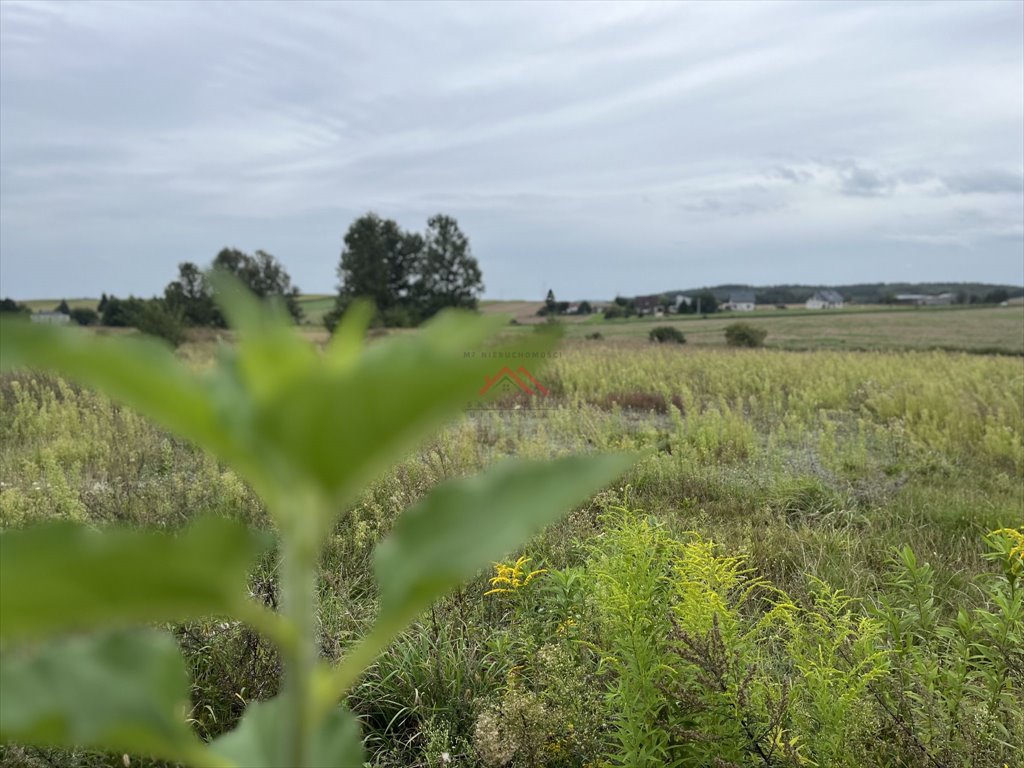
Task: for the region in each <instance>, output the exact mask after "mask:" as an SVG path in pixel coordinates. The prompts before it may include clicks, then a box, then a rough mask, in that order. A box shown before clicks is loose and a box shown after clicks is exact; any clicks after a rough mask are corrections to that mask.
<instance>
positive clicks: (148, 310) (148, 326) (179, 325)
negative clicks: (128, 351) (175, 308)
mask: <svg viewBox="0 0 1024 768" xmlns="http://www.w3.org/2000/svg"><path fill="white" fill-rule="evenodd" d="M135 327H136V328H138V329H139V330H140V331H142V332H143V333H146V334H149V335H150V336H157V337H158V338H161V339H164V340H165V341H168V342H170V343H171V345H172V346H175V347H177V346H179V345H180V344H181V343H182V342H183V341H185V325H184V323H183V322H182V319H181V315H179V314H177V313H175V312H172V311H171V310H169V309H168V308H167V307H166V306H165V305H164V303H163V302H162V301H158V300H153V301H147V302H144V303H143V305H142V307H141V308H140V309H139V311H138V312H137V313H135Z"/></svg>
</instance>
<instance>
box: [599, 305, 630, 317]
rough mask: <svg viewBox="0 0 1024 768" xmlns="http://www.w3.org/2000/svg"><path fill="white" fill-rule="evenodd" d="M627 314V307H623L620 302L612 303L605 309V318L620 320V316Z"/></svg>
mask: <svg viewBox="0 0 1024 768" xmlns="http://www.w3.org/2000/svg"><path fill="white" fill-rule="evenodd" d="M625 316H626V308H625V307H621V306H619V305H618V304H612V305H611V306H609V307H605V309H604V319H605V320H618V319H619V318H620V317H625Z"/></svg>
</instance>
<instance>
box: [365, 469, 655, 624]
mask: <svg viewBox="0 0 1024 768" xmlns="http://www.w3.org/2000/svg"><path fill="white" fill-rule="evenodd" d="M634 461H635V458H634V457H632V456H629V455H622V454H607V455H601V456H572V457H568V458H562V459H555V460H552V461H531V462H526V461H516V460H508V461H504V462H500V463H498V464H497V465H495V466H494V467H493V468H492V469H490V470H488V471H487V472H484V473H483V474H480V475H477V476H475V477H470V478H466V479H459V480H452V481H449V482H446V483H442V484H441V485H439V486H437V487H436V488H434V490H432V491H431V492H430V493H429V494H427V496H426V498H425V499H423V501H421V502H420V503H419V504H417V505H416V506H414V507H412V508H411V509H409V510H408V511H406V512H405V513H404V514H403V515H402V516H401V517H400V518H399V520H398V522H397V524H396V525H395V528H394V530H393V531H392V532H391V535H390V536H388V537H387V538H386V539H385V540H384V541H382V542H381V543H380V544H379V545H378V546H377V550H376V553H375V562H374V570H375V572H376V575H377V582H378V584H379V585H380V604H381V605H380V617H379V619H378V623H379V624H381V625H383V626H386V627H393V628H395V629H394V631H397V630H400V629H401V628H402V627H404V626H405V625H406V624H407V623H408V622H409V621H411V620H412V619H413V618H415V617H416V615H418V614H419V613H420V612H421V611H422V610H424V609H425V608H426V607H428V606H429V605H430V604H431V603H432V602H433V601H434V600H435V599H436V598H438V597H440V596H441V595H442V594H444V593H445V592H448V591H449V590H451V589H453V588H454V587H456V586H458V585H459V584H460V583H462V582H463V581H465V580H466V579H468V578H470V577H472V576H473V575H474V574H475V573H476V572H477V571H478V570H480V568H482V567H484V566H486V565H488V564H489V563H492V562H494V561H495V560H497V559H499V558H501V557H503V556H504V555H506V554H507V553H508V552H509V551H511V550H512V549H514V548H516V547H518V546H520V545H521V544H523V543H524V542H525V541H526V540H527V539H528V538H529V537H530V536H532V535H533V534H535V533H536V532H537V531H539V530H540V529H541V528H543V527H544V526H545V525H548V524H549V523H552V522H554V521H555V520H557V519H559V518H560V517H561V516H562V515H563V514H565V512H567V511H568V510H569V508H571V507H572V506H573V505H574V504H578V503H579V502H580V501H582V500H583V499H586V498H587V497H588V496H590V495H591V494H592V493H594V492H595V491H597V490H599V489H600V488H602V487H603V486H605V485H607V484H608V483H610V482H611V481H612V480H614V479H615V478H616V477H618V476H619V475H621V474H622V473H623V472H625V471H626V469H628V468H629V467H630V465H631V464H632V463H633V462H634Z"/></svg>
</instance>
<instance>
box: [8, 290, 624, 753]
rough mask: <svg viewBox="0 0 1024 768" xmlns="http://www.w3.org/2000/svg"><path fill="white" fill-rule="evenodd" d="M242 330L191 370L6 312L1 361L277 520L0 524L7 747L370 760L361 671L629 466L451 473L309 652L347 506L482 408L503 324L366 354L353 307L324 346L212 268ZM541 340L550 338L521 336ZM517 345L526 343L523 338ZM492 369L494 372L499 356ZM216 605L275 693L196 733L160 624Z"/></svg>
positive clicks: (465, 326) (416, 337)
mask: <svg viewBox="0 0 1024 768" xmlns="http://www.w3.org/2000/svg"><path fill="white" fill-rule="evenodd" d="M215 280H216V282H217V285H218V289H219V297H220V302H221V305H222V307H223V309H224V312H225V315H226V316H227V317H228V319H229V320H230V322H231V325H232V326H233V327H234V328H235V329H236V331H237V333H238V338H237V343H236V344H235V345H233V346H232V347H225V348H222V349H221V350H220V352H219V359H218V360H217V362H216V364H215V365H214V366H213V367H212V368H211V369H209V370H206V371H204V372H201V373H195V372H193V371H192V370H190V369H189V368H188V367H187V366H186V365H185V364H183V363H182V362H181V361H180V360H179V359H178V358H177V357H176V356H175V355H174V354H173V353H172V352H171V351H170V350H169V349H167V348H166V347H165V346H164V345H162V344H161V343H159V342H157V341H155V340H148V339H138V338H109V337H102V336H98V335H94V334H92V333H90V332H87V331H69V330H65V329H59V328H56V327H48V326H40V325H31V324H27V323H14V322H10V323H8V322H5V323H4V325H3V328H2V344H0V355H2V357H0V362H2V366H3V368H4V369H10V368H14V367H32V368H38V369H47V370H51V371H54V372H57V373H59V374H60V375H62V376H65V377H67V378H68V379H71V380H74V381H77V382H79V383H81V384H84V385H87V386H89V387H93V388H95V389H97V390H99V391H101V392H103V393H105V394H106V395H109V396H110V397H111V398H113V399H114V400H117V401H120V402H121V403H123V404H125V405H127V406H129V407H131V408H132V409H135V410H136V411H138V412H139V413H140V414H142V415H144V416H146V417H148V418H150V419H152V420H153V421H154V422H156V423H157V424H158V425H160V426H162V427H164V428H165V429H167V430H169V431H170V432H172V433H174V434H176V435H178V436H180V437H181V438H184V439H185V440H188V441H191V442H192V443H194V444H195V445H197V446H199V447H201V448H203V449H205V450H206V451H208V452H209V453H210V454H212V455H213V456H216V457H217V458H219V459H220V460H221V461H223V462H224V463H225V464H226V465H227V466H229V467H231V468H232V469H233V470H234V472H235V473H237V475H238V477H239V478H241V479H242V480H244V481H245V483H247V484H248V485H249V486H250V487H251V488H252V489H253V490H254V491H255V493H257V494H258V495H259V496H260V497H261V499H262V501H263V503H264V504H265V507H266V509H267V511H268V513H269V517H270V520H271V521H272V526H271V528H272V532H271V531H253V530H250V529H248V528H247V527H246V526H245V525H244V524H243V523H241V522H238V521H237V520H231V519H226V518H223V517H221V518H216V519H206V520H200V521H198V522H196V523H194V524H193V525H191V526H190V527H189V528H188V529H187V530H185V531H184V532H182V533H180V534H179V535H173V534H170V533H166V532H159V531H143V530H132V531H128V530H123V531H122V530H116V531H115V530H104V531H97V530H92V529H87V528H85V527H81V526H78V525H75V524H73V523H68V522H63V523H59V524H50V525H40V526H38V527H36V526H30V527H26V528H21V529H12V530H7V531H5V532H4V533H3V534H2V535H0V640H2V646H0V650H2V659H0V740H2V741H3V742H10V743H16V744H37V745H58V746H68V747H84V748H95V749H103V750H117V751H120V752H124V753H141V754H147V755H150V756H153V757H156V758H160V759H163V760H167V761H171V762H178V763H184V764H188V765H194V766H218V767H220V766H224V767H227V766H244V768H260V767H261V766H262V767H267V768H270V767H277V766H290V767H291V768H303V767H304V766H360V765H362V764H363V762H364V752H363V745H362V740H361V737H360V727H359V725H358V722H357V720H356V719H355V717H354V716H353V715H352V714H351V713H350V712H349V711H347V710H346V709H345V707H344V706H343V705H342V704H341V703H340V702H341V701H342V700H343V698H344V697H345V695H346V692H348V691H349V690H350V688H351V687H352V686H353V684H354V683H355V682H356V681H357V680H358V679H359V677H360V674H361V673H362V672H363V670H364V669H365V668H366V666H367V665H368V664H370V663H371V662H373V660H374V659H375V658H376V657H377V656H378V654H379V653H380V652H381V651H382V649H384V648H385V647H386V646H388V645H389V643H391V642H392V640H393V639H394V638H395V637H396V635H397V634H398V633H399V632H400V631H401V630H402V629H403V628H404V627H405V626H406V625H407V624H408V623H409V622H410V621H412V620H413V619H414V618H416V617H417V615H419V614H420V613H421V612H423V611H424V610H425V609H427V608H428V607H429V606H430V605H431V604H432V603H433V602H434V601H435V600H436V599H437V598H439V597H440V596H442V595H443V594H445V593H446V592H448V591H449V590H451V589H453V588H454V587H456V586H457V585H459V584H460V583H461V582H462V581H464V580H466V579H468V578H470V577H472V576H473V575H474V574H476V573H477V572H478V571H479V570H480V569H481V568H483V567H485V566H486V565H487V564H488V563H491V562H494V561H495V560H496V559H499V558H501V557H504V556H505V555H506V554H507V553H508V552H509V551H511V550H512V549H514V548H515V547H516V546H518V545H520V544H522V543H523V542H524V541H525V540H526V539H527V538H528V537H529V536H530V535H531V534H533V533H535V532H536V531H538V530H539V529H540V528H542V527H543V526H544V525H546V524H547V523H550V522H552V521H554V520H556V519H557V518H558V517H559V516H560V515H561V514H562V513H564V512H565V511H566V510H567V509H568V508H569V507H571V505H573V504H575V503H577V502H579V501H581V500H582V499H584V498H586V497H587V496H588V495H589V494H591V493H593V492H595V491H597V490H598V489H599V488H601V487H602V486H603V485H605V484H606V483H608V482H610V481H611V480H613V479H614V478H615V477H616V476H617V475H619V474H620V473H622V472H623V471H624V470H625V469H626V468H627V467H628V466H629V464H630V462H631V459H630V458H629V457H628V456H624V455H618V454H608V455H592V456H587V457H567V458H560V459H556V460H550V461H512V460H509V461H504V462H499V463H498V464H496V465H495V466H493V467H492V468H490V469H489V470H487V471H485V472H484V473H482V474H481V475H478V476H475V477H470V478H466V479H458V480H452V481H448V482H445V483H443V484H441V485H439V486H437V487H436V488H434V489H433V490H432V491H430V492H429V493H427V495H426V496H425V497H424V498H422V499H421V500H420V501H419V502H418V503H416V504H415V505H414V506H413V507H412V508H411V509H409V510H407V511H406V512H405V513H404V514H403V515H401V516H400V517H399V519H398V520H397V522H396V523H395V524H394V526H393V528H392V530H391V531H390V533H389V534H388V535H387V536H386V538H384V539H383V540H382V541H380V542H379V543H378V544H377V545H376V548H375V554H374V558H373V560H374V573H375V575H376V581H377V589H378V595H379V599H378V602H379V610H378V613H377V617H376V621H375V623H374V624H373V626H372V629H371V630H370V631H369V632H368V633H367V634H366V635H365V636H364V637H363V638H362V639H361V640H359V641H357V642H355V643H354V644H353V645H351V646H350V647H348V648H347V649H346V651H345V653H344V655H343V656H342V658H341V660H340V662H339V663H338V664H336V665H334V666H330V665H328V664H327V663H326V662H324V661H322V660H321V658H320V657H319V654H318V651H317V642H316V625H315V621H316V610H317V604H316V600H317V583H316V573H317V571H316V569H317V563H318V558H319V556H320V552H321V547H322V545H323V543H324V541H325V538H326V537H327V536H328V534H329V532H330V531H331V530H332V529H333V528H334V527H335V526H336V524H337V521H338V518H339V515H341V514H343V513H344V512H345V510H346V509H347V508H349V506H350V505H351V504H352V503H353V502H354V501H355V500H356V499H357V498H358V497H359V495H360V493H361V491H363V489H364V488H365V487H366V486H367V484H368V483H369V482H371V481H373V480H374V479H376V478H378V477H379V476H381V474H382V473H383V472H384V471H385V470H387V469H388V467H389V466H391V465H392V464H393V463H394V462H396V461H397V460H399V459H400V458H402V457H403V456H404V455H405V454H406V453H408V452H409V451H410V450H411V449H413V448H415V447H416V446H417V445H419V444H421V443H422V442H423V441H424V440H425V439H426V438H427V437H428V436H429V435H430V434H431V433H432V432H433V431H435V430H436V429H437V428H439V427H440V426H441V425H442V424H444V422H445V421H446V420H448V419H450V418H452V417H453V416H455V415H457V414H458V413H459V412H460V411H461V410H462V409H463V408H465V407H466V405H467V404H468V403H469V402H471V401H472V400H473V397H474V395H475V392H476V391H477V390H478V388H479V386H480V382H482V381H483V380H484V377H485V375H488V374H491V373H493V371H494V370H495V369H496V368H500V367H501V366H500V364H497V363H500V360H501V357H500V354H501V352H500V351H498V352H492V353H491V354H489V355H486V356H484V355H472V354H467V352H471V351H472V350H475V349H478V348H480V347H481V345H484V344H486V343H487V342H488V340H489V339H490V338H491V337H492V336H493V334H494V333H495V331H496V330H497V328H498V327H499V325H500V321H498V322H495V321H492V320H486V319H482V318H479V317H475V316H471V315H464V314H456V313H443V314H442V315H440V316H438V317H437V318H436V319H435V320H433V321H432V322H430V323H429V324H428V325H427V326H426V327H424V328H423V329H422V331H421V332H418V333H416V334H410V335H402V336H399V337H396V338H389V339H386V340H383V341H381V342H380V343H376V344H373V345H371V346H369V347H364V344H363V339H364V336H365V331H366V328H367V325H368V323H369V320H370V311H369V308H368V307H367V306H364V305H358V304H357V305H355V306H353V307H352V308H351V309H350V310H349V311H348V313H347V314H346V316H345V317H344V318H343V319H342V322H341V324H340V326H339V327H338V329H337V330H336V332H335V334H334V336H333V338H332V339H331V341H330V343H329V344H328V345H327V347H326V349H324V350H323V352H322V353H321V352H320V351H318V350H317V349H316V348H315V347H314V346H313V345H311V344H309V343H307V342H305V341H303V340H302V339H301V338H300V336H299V335H298V333H297V332H296V331H295V329H294V328H293V327H292V325H291V323H290V322H288V320H287V317H286V315H285V314H284V312H283V310H282V309H281V308H280V307H277V306H273V305H267V304H263V303H261V302H259V301H257V300H256V299H254V298H253V297H252V296H251V295H249V294H247V293H246V292H244V291H243V290H242V289H240V288H239V287H237V286H236V285H234V284H232V283H230V282H229V281H228V280H227V279H226V278H225V277H223V276H216V277H215ZM525 343H526V344H527V345H528V346H529V348H531V349H533V350H534V351H536V350H538V349H541V350H542V349H546V348H548V347H549V346H550V344H551V343H552V342H551V340H550V339H549V338H548V337H547V336H544V335H541V334H538V335H535V336H532V337H531V338H530V339H529V340H528V341H527V342H525ZM505 351H506V352H509V353H511V352H517V353H518V352H522V351H523V350H522V347H520V348H518V349H516V350H512V349H506V350H505ZM496 364H497V365H496ZM270 547H276V551H277V553H278V555H279V558H280V564H279V572H280V594H281V609H280V611H279V612H275V611H272V610H271V609H269V608H267V607H266V606H265V605H264V604H263V603H261V602H257V601H255V600H253V599H251V598H250V597H249V595H248V593H247V589H246V586H247V577H248V575H249V573H250V571H251V569H252V568H253V566H254V563H255V562H256V560H257V558H258V557H260V555H261V553H263V552H264V551H266V550H267V549H268V548H270ZM208 616H219V617H223V618H224V619H225V620H232V621H241V622H245V623H247V624H248V625H250V626H251V627H253V628H254V629H256V630H258V631H259V632H260V633H261V634H263V635H264V636H265V637H267V638H269V639H270V640H271V641H272V642H273V643H274V644H275V645H276V646H277V649H278V652H279V654H280V657H281V660H282V664H283V669H284V674H283V681H282V687H281V691H280V694H279V695H278V696H276V697H275V698H273V699H271V700H268V701H261V702H253V703H250V704H249V705H248V706H247V708H246V711H245V713H244V715H243V717H242V719H241V721H240V723H239V725H238V727H237V728H236V729H235V730H234V731H231V732H228V733H225V734H223V735H220V736H219V737H217V738H216V739H214V740H213V741H212V742H209V743H206V742H204V741H202V740H201V739H200V738H199V737H198V736H197V735H196V734H195V733H194V732H193V731H192V729H191V728H190V727H189V725H188V724H187V722H186V718H185V711H186V704H187V700H188V681H187V679H186V674H185V669H184V665H183V663H182V659H181V656H180V653H179V649H178V648H177V646H176V644H175V642H174V640H173V638H172V637H171V636H170V635H169V634H168V633H166V632H165V631H162V630H161V629H160V628H159V626H160V625H161V624H162V623H166V622H173V621H183V620H188V619H195V618H200V617H208Z"/></svg>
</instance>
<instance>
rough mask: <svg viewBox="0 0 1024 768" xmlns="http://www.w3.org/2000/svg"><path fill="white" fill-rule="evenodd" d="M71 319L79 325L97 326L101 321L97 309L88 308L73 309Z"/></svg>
mask: <svg viewBox="0 0 1024 768" xmlns="http://www.w3.org/2000/svg"><path fill="white" fill-rule="evenodd" d="M70 314H71V319H72V320H74V321H75V322H76V323H78V324H79V325H96V323H98V322H99V321H100V316H99V313H98V312H97V311H96V310H95V309H88V308H87V307H76V308H75V309H72V310H71V312H70Z"/></svg>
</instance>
